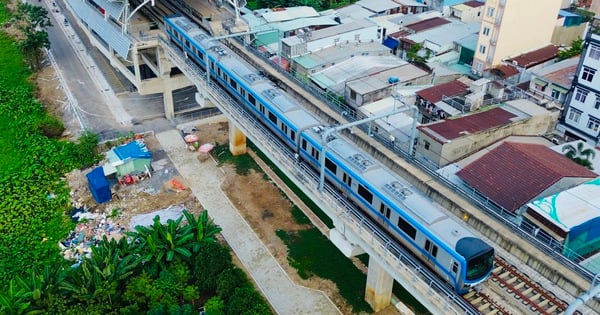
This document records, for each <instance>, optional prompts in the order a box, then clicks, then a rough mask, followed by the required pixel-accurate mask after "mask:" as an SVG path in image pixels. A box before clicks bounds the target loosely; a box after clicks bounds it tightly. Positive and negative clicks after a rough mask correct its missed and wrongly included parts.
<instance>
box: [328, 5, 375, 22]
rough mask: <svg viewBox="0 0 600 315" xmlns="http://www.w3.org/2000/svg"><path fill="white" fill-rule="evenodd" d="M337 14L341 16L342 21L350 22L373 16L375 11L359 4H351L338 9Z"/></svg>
mask: <svg viewBox="0 0 600 315" xmlns="http://www.w3.org/2000/svg"><path fill="white" fill-rule="evenodd" d="M335 15H337V16H339V17H340V19H341V20H342V23H348V22H350V21H356V20H363V19H364V18H366V17H370V16H373V15H374V13H373V12H371V11H369V10H367V9H365V8H363V7H361V6H359V5H357V4H351V5H348V6H345V7H342V8H339V9H336V10H335Z"/></svg>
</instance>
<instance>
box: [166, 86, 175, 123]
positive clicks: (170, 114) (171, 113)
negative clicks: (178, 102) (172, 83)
mask: <svg viewBox="0 0 600 315" xmlns="http://www.w3.org/2000/svg"><path fill="white" fill-rule="evenodd" d="M163 104H164V107H165V117H166V118H167V119H173V118H175V103H174V102H173V89H171V87H169V86H168V85H167V86H166V87H165V89H164V91H163Z"/></svg>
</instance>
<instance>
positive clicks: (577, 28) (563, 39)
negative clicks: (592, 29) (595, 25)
mask: <svg viewBox="0 0 600 315" xmlns="http://www.w3.org/2000/svg"><path fill="white" fill-rule="evenodd" d="M586 27H587V23H586V22H585V21H584V19H583V17H582V16H581V15H579V14H576V13H573V12H570V11H567V10H560V11H559V12H558V19H556V26H554V32H553V33H552V44H554V45H559V46H567V47H568V46H571V44H572V43H573V41H574V40H576V39H578V38H582V37H585V30H586Z"/></svg>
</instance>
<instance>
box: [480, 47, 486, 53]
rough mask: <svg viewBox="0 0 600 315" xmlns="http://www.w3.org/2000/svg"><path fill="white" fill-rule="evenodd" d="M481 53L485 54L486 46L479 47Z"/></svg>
mask: <svg viewBox="0 0 600 315" xmlns="http://www.w3.org/2000/svg"><path fill="white" fill-rule="evenodd" d="M479 52H480V53H482V54H485V46H484V45H479Z"/></svg>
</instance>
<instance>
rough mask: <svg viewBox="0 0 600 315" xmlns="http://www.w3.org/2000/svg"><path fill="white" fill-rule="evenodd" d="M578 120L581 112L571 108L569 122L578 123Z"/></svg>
mask: <svg viewBox="0 0 600 315" xmlns="http://www.w3.org/2000/svg"><path fill="white" fill-rule="evenodd" d="M579 118H581V111H580V110H577V109H575V108H571V110H570V111H569V120H572V121H574V122H579Z"/></svg>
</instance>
